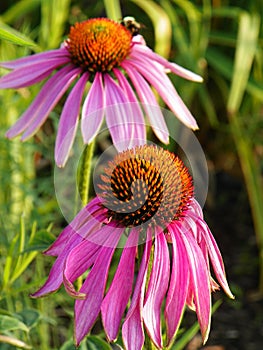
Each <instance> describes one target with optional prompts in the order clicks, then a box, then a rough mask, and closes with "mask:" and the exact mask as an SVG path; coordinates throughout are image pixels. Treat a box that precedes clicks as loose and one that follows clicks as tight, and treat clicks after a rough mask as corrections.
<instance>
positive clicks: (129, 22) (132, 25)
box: [121, 16, 143, 36]
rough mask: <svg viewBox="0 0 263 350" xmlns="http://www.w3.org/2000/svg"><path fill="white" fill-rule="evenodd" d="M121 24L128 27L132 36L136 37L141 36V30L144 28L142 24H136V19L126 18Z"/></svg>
mask: <svg viewBox="0 0 263 350" xmlns="http://www.w3.org/2000/svg"><path fill="white" fill-rule="evenodd" d="M121 24H122V25H123V26H124V27H126V28H127V29H128V30H129V31H130V32H131V34H132V36H135V35H137V34H139V31H140V29H141V28H142V27H143V26H142V24H140V23H138V22H136V20H135V18H134V17H130V16H127V17H124V18H123V19H122V20H121Z"/></svg>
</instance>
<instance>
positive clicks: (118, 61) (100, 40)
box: [0, 18, 202, 166]
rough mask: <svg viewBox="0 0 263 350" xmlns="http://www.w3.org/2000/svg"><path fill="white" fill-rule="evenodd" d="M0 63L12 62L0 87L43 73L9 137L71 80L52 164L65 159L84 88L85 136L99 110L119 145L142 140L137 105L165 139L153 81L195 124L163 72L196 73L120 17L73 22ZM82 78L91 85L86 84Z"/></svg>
mask: <svg viewBox="0 0 263 350" xmlns="http://www.w3.org/2000/svg"><path fill="white" fill-rule="evenodd" d="M0 65H1V66H2V67H4V68H7V69H12V72H10V73H9V74H7V75H5V76H3V77H2V78H1V79H0V88H1V89H7V88H21V87H26V86H30V85H33V84H35V83H37V82H40V81H42V80H44V79H46V78H48V80H47V81H46V82H45V84H44V85H43V87H42V89H41V91H40V92H39V94H38V95H37V97H36V98H35V100H34V101H33V102H32V104H31V105H30V106H29V108H28V109H27V110H26V111H25V112H24V113H23V115H22V116H21V117H20V119H19V120H18V121H17V122H16V123H15V124H14V125H13V127H11V129H10V130H9V131H8V132H7V137H9V138H12V137H15V136H17V135H19V134H22V136H21V140H23V141H24V140H27V139H28V138H29V137H31V136H32V135H33V134H34V133H36V131H37V130H38V129H39V128H40V127H41V125H42V124H43V123H44V122H45V120H46V119H47V117H48V115H49V114H50V112H51V111H52V110H53V109H54V107H55V106H56V104H57V103H58V101H59V100H60V98H61V97H62V96H63V95H64V94H65V93H66V91H67V90H69V89H70V87H71V86H72V88H71V91H70V93H69V94H68V96H67V99H66V102H65V105H64V107H63V110H62V114H61V117H60V121H59V126H58V132H57V137H56V146H55V159H56V163H57V164H58V166H63V165H64V164H65V162H66V161H67V158H68V156H69V152H70V149H71V147H72V144H73V141H74V138H75V134H76V130H77V124H78V115H79V111H80V107H81V103H82V99H83V96H85V97H84V103H83V107H82V112H81V130H82V135H83V139H84V142H85V143H90V142H91V141H92V140H93V139H94V137H95V136H96V134H97V133H98V131H99V129H100V127H101V124H102V121H103V116H104V114H105V116H106V122H107V125H108V128H109V131H110V133H111V137H112V139H113V143H114V144H115V145H116V147H117V148H118V150H119V151H121V150H124V149H126V148H128V147H132V146H134V145H137V144H144V143H145V140H146V135H145V133H146V131H145V122H144V116H143V110H144V112H145V114H146V115H147V116H148V119H149V122H150V124H151V126H152V128H153V131H154V132H155V133H156V135H157V137H158V138H159V139H160V140H161V141H162V142H164V143H168V140H169V132H168V129H167V126H166V124H165V121H164V117H163V115H162V113H161V110H160V108H159V106H158V103H157V101H156V98H155V96H154V94H153V92H152V90H151V86H153V87H154V88H155V89H156V90H157V92H158V93H159V95H160V96H161V97H162V98H163V100H164V102H165V103H166V104H167V105H168V106H169V108H170V109H171V110H172V111H173V112H174V113H175V115H176V116H177V117H178V118H179V119H180V120H181V121H182V122H183V123H184V124H185V125H187V126H188V127H190V128H192V129H197V128H198V127H197V124H196V121H195V119H194V118H193V116H192V115H191V113H190V112H189V110H188V109H187V107H186V106H185V105H184V103H183V101H182V100H181V98H180V97H179V95H178V94H177V92H176V90H175V89H174V87H173V85H172V83H171V81H170V80H169V78H168V77H167V74H166V73H167V71H170V72H173V73H175V74H177V75H180V76H182V77H184V78H186V79H190V80H193V81H202V79H201V77H200V76H198V75H196V74H194V73H192V72H190V71H188V70H186V69H183V68H182V67H180V66H178V65H176V64H174V63H170V62H168V61H167V60H166V59H164V58H162V57H161V56H159V55H157V54H156V53H154V52H153V51H152V50H151V49H150V48H149V47H147V46H146V45H145V42H144V40H143V38H142V36H141V35H135V36H132V34H131V33H130V31H129V30H128V29H127V28H126V27H125V26H124V25H122V24H120V23H117V22H114V21H112V20H110V19H107V18H93V19H89V20H87V21H84V22H81V23H76V24H75V25H74V26H72V27H71V29H70V33H69V36H68V39H66V40H65V42H64V43H63V45H62V46H61V48H59V49H56V50H51V51H47V52H43V53H39V54H35V55H32V56H29V57H24V58H19V59H17V60H14V61H9V62H2V63H1V64H0ZM54 72H55V73H54ZM53 73H54V74H53ZM88 81H89V82H90V88H89V90H88V92H86V85H87V82H88ZM135 92H136V94H137V96H138V98H139V100H140V102H141V103H142V107H141V106H140V105H139V104H138V100H137V96H136V94H135ZM127 104H129V107H127ZM109 106H118V107H116V108H115V109H112V108H107V107H109Z"/></svg>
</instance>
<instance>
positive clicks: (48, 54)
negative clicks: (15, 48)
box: [0, 47, 70, 69]
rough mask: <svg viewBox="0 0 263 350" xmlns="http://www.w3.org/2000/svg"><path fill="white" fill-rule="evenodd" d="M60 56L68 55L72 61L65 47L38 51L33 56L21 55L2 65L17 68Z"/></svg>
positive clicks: (1, 65)
mask: <svg viewBox="0 0 263 350" xmlns="http://www.w3.org/2000/svg"><path fill="white" fill-rule="evenodd" d="M58 57H62V58H63V57H68V62H70V57H69V52H68V50H67V49H66V48H64V47H63V48H60V49H56V50H50V51H45V52H41V53H37V54H34V55H31V56H26V57H21V58H18V59H16V60H12V61H6V62H0V67H4V68H8V69H17V68H22V67H26V66H31V65H32V64H34V63H39V64H40V63H42V62H47V60H51V59H53V58H58Z"/></svg>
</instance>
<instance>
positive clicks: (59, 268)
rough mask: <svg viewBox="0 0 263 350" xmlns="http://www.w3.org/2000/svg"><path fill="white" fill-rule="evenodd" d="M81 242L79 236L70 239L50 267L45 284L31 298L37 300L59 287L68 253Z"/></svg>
mask: <svg viewBox="0 0 263 350" xmlns="http://www.w3.org/2000/svg"><path fill="white" fill-rule="evenodd" d="M82 240H83V238H82V237H81V236H79V235H72V236H71V237H70V239H69V241H68V242H67V244H66V245H65V247H64V249H63V251H62V253H61V254H60V255H59V256H58V258H57V259H56V261H55V263H54V265H53V266H52V268H51V270H50V273H49V276H48V279H47V280H46V282H45V284H44V285H43V286H42V287H41V288H40V289H39V290H38V291H37V292H35V293H34V294H32V297H35V298H37V297H41V296H44V295H46V294H49V293H53V292H55V291H56V290H57V289H58V288H59V287H60V286H61V284H62V281H63V269H64V263H65V260H66V258H67V256H68V254H69V253H70V251H71V250H72V249H73V248H74V247H75V246H76V245H78V244H79V243H80V242H81V241H82Z"/></svg>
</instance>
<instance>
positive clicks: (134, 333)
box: [122, 240, 152, 350]
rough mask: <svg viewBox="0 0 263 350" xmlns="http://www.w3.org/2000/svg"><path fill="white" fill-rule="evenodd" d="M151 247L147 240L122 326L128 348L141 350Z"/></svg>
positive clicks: (149, 241) (124, 341) (124, 340)
mask: <svg viewBox="0 0 263 350" xmlns="http://www.w3.org/2000/svg"><path fill="white" fill-rule="evenodd" d="M151 247H152V241H151V240H147V241H146V243H145V247H144V252H143V257H142V261H141V263H140V269H139V273H138V276H137V279H136V284H135V288H134V292H133V296H132V301H131V305H130V308H129V310H128V313H127V315H126V318H125V321H124V323H123V326H122V337H123V343H124V346H125V348H126V349H129V350H141V349H142V347H143V344H144V332H143V325H142V323H143V321H142V309H143V298H144V289H145V284H146V277H147V269H148V264H149V259H150V253H151Z"/></svg>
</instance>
